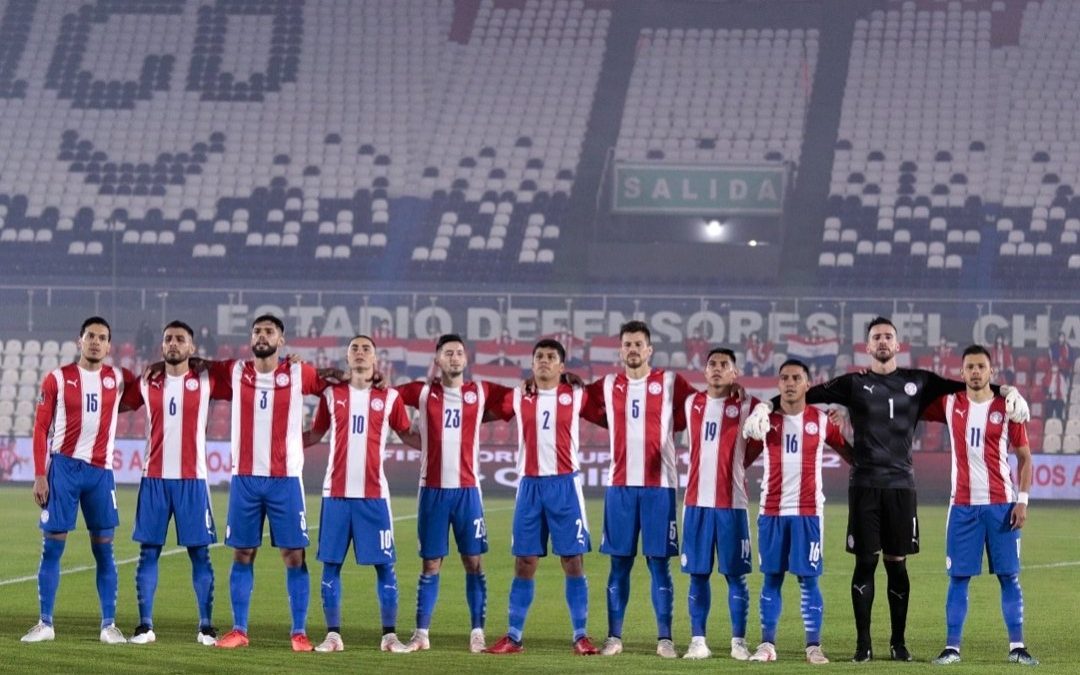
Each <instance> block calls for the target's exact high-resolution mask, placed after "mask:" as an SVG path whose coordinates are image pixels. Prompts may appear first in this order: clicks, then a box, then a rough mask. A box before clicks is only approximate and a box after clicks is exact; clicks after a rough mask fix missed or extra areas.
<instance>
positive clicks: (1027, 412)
mask: <svg viewBox="0 0 1080 675" xmlns="http://www.w3.org/2000/svg"><path fill="white" fill-rule="evenodd" d="M1003 389H1004V387H1003ZM1005 414H1006V415H1008V416H1009V421H1010V422H1015V423H1016V424H1022V423H1024V422H1027V421H1029V420H1030V419H1031V409H1030V408H1029V407H1028V402H1027V400H1025V399H1024V397H1023V396H1021V395H1020V390H1018V389H1017V388H1016V387H1008V390H1007V391H1006V393H1005Z"/></svg>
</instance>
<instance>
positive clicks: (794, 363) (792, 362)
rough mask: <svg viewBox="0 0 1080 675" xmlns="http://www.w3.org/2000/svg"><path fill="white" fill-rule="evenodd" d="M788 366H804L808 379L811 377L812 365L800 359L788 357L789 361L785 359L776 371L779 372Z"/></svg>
mask: <svg viewBox="0 0 1080 675" xmlns="http://www.w3.org/2000/svg"><path fill="white" fill-rule="evenodd" d="M788 366H796V367H799V368H802V369H803V372H804V373H806V379H807V380H809V379H810V367H809V366H807V365H806V364H805V363H803V362H802V361H800V360H799V359H788V360H787V361H784V362H783V363H781V364H780V367H779V368H777V369H776V372H777V373H779V372H780V371H781V370H783V369H784V368H787V367H788Z"/></svg>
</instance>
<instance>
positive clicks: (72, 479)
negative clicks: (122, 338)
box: [22, 316, 138, 644]
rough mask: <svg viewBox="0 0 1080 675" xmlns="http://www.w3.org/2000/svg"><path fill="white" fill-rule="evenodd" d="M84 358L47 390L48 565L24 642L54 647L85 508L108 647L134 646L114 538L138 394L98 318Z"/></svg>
mask: <svg viewBox="0 0 1080 675" xmlns="http://www.w3.org/2000/svg"><path fill="white" fill-rule="evenodd" d="M78 346H79V358H78V360H77V361H76V362H75V363H71V364H68V365H66V366H62V367H60V368H57V369H56V370H53V371H52V372H50V373H49V374H48V375H46V376H45V379H44V380H43V381H42V383H41V395H40V396H39V397H38V405H37V414H36V417H35V419H34V501H36V502H37V505H38V506H40V507H41V509H42V511H41V518H40V523H39V527H40V528H41V531H42V551H41V564H40V566H39V567H38V599H39V601H40V606H41V618H40V620H39V621H38V623H37V624H36V625H35V626H34V627H33V628H31V629H30V630H29V631H28V632H27V633H26V635H24V636H23V637H22V641H23V642H43V641H46V640H53V639H55V637H56V631H55V629H54V628H53V606H54V605H55V603H56V591H57V588H58V587H59V585H60V558H61V556H62V555H63V554H64V546H65V544H66V543H67V533H68V532H70V531H71V530H73V529H75V518H76V516H77V515H78V511H79V507H80V506H81V507H82V514H83V520H84V521H85V522H86V529H87V530H89V531H90V550H91V551H92V552H93V554H94V560H95V562H96V563H97V591H98V601H99V602H100V603H101V634H100V638H101V641H102V642H104V643H106V644H120V643H123V642H126V640H125V639H124V635H123V633H121V632H120V629H119V628H117V627H116V584H117V580H116V559H115V558H114V557H113V533H114V530H115V528H116V526H117V525H119V524H120V518H119V514H118V512H117V510H116V486H115V483H114V481H113V471H112V463H113V451H114V449H115V441H116V415H117V413H118V412H119V411H120V410H121V409H122V407H123V409H127V408H128V405H127V402H126V401H123V400H122V399H124V397H125V396H130V394H129V393H128V392H130V391H131V390H132V389H136V388H137V387H138V383H137V380H136V379H135V377H134V376H133V375H132V374H131V373H130V372H128V371H127V370H125V369H123V368H117V367H114V366H110V365H106V364H105V362H104V361H105V359H106V358H108V356H109V350H110V349H111V347H112V329H111V328H110V327H109V322H108V321H106V320H105V319H103V318H101V317H100V316H92V317H90V318H88V319H86V320H85V321H83V323H82V327H81V328H80V329H79V341H78Z"/></svg>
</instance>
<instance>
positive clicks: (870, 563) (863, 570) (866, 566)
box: [855, 553, 878, 579]
mask: <svg viewBox="0 0 1080 675" xmlns="http://www.w3.org/2000/svg"><path fill="white" fill-rule="evenodd" d="M877 564H878V556H877V554H876V553H861V554H859V555H857V556H855V577H856V579H861V578H865V577H870V578H871V579H872V578H873V577H874V571H875V570H877Z"/></svg>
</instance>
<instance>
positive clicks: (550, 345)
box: [532, 338, 566, 363]
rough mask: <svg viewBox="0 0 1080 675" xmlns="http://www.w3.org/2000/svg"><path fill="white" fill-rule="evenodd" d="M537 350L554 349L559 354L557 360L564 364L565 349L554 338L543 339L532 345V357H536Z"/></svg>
mask: <svg viewBox="0 0 1080 675" xmlns="http://www.w3.org/2000/svg"><path fill="white" fill-rule="evenodd" d="M538 349H554V350H555V351H556V352H558V353H559V360H560V361H562V362H563V363H566V348H565V347H563V346H562V343H561V342H559V341H558V340H556V339H555V338H544V339H542V340H540V341H538V342H537V343H536V344H535V345H533V350H532V353H533V356H536V350H538Z"/></svg>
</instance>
